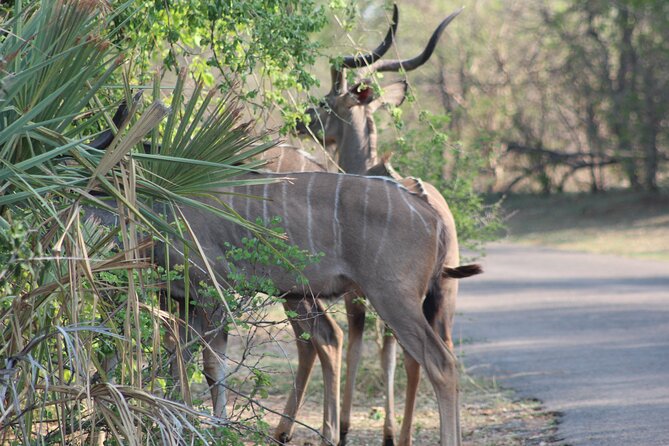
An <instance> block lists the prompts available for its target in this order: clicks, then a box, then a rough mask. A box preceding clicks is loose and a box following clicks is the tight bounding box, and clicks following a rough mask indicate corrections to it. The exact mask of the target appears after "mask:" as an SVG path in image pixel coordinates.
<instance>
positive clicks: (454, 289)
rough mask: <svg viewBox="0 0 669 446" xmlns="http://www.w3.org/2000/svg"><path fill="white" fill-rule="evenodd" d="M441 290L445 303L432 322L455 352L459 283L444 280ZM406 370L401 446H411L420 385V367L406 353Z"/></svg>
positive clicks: (433, 326)
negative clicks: (454, 319) (455, 321)
mask: <svg viewBox="0 0 669 446" xmlns="http://www.w3.org/2000/svg"><path fill="white" fill-rule="evenodd" d="M441 290H442V292H443V297H444V299H443V301H442V304H441V306H440V307H439V309H438V311H437V314H435V315H434V318H433V320H432V321H431V325H432V329H433V330H434V331H435V332H436V333H437V334H438V335H439V336H440V337H441V339H442V340H443V341H444V342H445V343H446V346H447V347H448V349H449V350H450V351H451V352H453V351H454V350H453V337H452V331H453V316H454V314H455V300H456V297H457V294H458V281H457V280H455V279H442V281H441ZM404 368H405V370H406V374H407V388H406V398H405V405H404V418H403V419H402V428H401V430H400V439H399V444H400V446H411V444H412V435H413V417H414V411H415V407H416V395H417V393H418V385H419V383H420V365H419V364H418V362H416V360H415V359H414V358H413V357H411V355H410V354H408V353H407V352H406V351H405V352H404ZM457 421H458V427H457V432H458V438H460V424H459V422H460V403H459V401H458V403H457Z"/></svg>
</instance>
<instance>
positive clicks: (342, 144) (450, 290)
mask: <svg viewBox="0 0 669 446" xmlns="http://www.w3.org/2000/svg"><path fill="white" fill-rule="evenodd" d="M459 13H460V11H457V12H455V13H453V14H451V15H450V16H449V17H447V18H446V19H445V20H444V21H442V23H441V24H440V25H439V27H438V28H437V29H436V30H435V32H434V33H433V34H432V36H431V38H430V40H429V42H428V44H427V46H426V47H425V49H424V50H423V52H422V53H421V54H420V55H418V56H416V57H414V58H412V59H408V60H382V59H381V58H382V57H383V55H384V54H385V53H386V52H387V50H388V49H389V48H390V45H391V44H392V41H393V39H392V36H393V35H394V34H395V32H396V27H397V23H398V13H397V8H396V7H395V10H394V14H393V24H392V25H391V27H390V29H389V31H388V35H387V36H386V39H384V41H383V42H382V43H381V44H380V45H379V47H377V48H376V49H375V50H374V51H372V52H371V53H369V54H367V55H363V56H348V57H345V58H344V59H343V61H342V63H341V65H338V66H335V65H333V66H332V67H331V73H332V87H331V90H330V92H329V93H328V95H327V96H326V97H325V100H324V101H323V102H322V103H321V105H320V106H319V107H314V108H311V109H310V110H309V111H308V113H309V115H310V117H311V124H310V125H309V126H308V127H307V126H304V125H302V126H299V127H298V130H300V131H301V133H303V134H304V133H311V134H312V135H317V138H318V139H320V140H321V142H322V144H323V145H325V146H326V148H328V149H329V151H330V152H334V154H335V156H336V158H337V160H338V162H339V165H340V166H341V168H342V169H343V170H344V171H345V172H348V173H365V174H367V175H384V176H391V175H392V176H393V177H394V178H395V179H396V180H398V181H400V182H402V183H403V184H404V185H405V186H406V187H408V188H409V189H411V190H414V191H416V192H417V193H419V194H422V195H424V196H425V197H426V199H427V201H428V202H429V203H430V204H431V205H432V206H433V207H434V208H435V209H436V210H437V212H438V213H439V215H440V216H441V217H442V222H443V224H444V227H445V228H446V229H447V230H446V232H447V234H448V237H447V245H448V249H447V256H446V258H445V259H444V261H445V265H451V266H452V265H458V264H459V247H458V241H457V235H456V229H455V222H454V220H453V215H452V213H451V212H450V209H449V207H448V204H447V203H446V201H445V200H444V198H443V196H442V195H441V194H440V193H439V191H438V190H437V189H436V188H435V187H434V186H432V185H431V184H429V183H424V182H419V181H417V180H415V179H411V178H401V177H399V176H397V175H396V174H395V173H394V171H393V170H392V168H390V167H389V164H387V163H385V162H381V163H379V160H378V156H377V151H376V141H377V133H376V127H375V125H374V120H373V113H374V112H375V111H376V110H377V109H378V108H379V107H380V106H381V105H383V104H389V105H400V104H401V103H402V102H403V100H404V97H405V94H406V82H404V81H399V82H395V83H392V84H389V85H387V86H385V87H384V88H383V93H382V95H381V96H379V97H376V96H375V95H374V93H373V89H372V88H371V85H370V82H369V81H368V80H367V79H365V78H364V76H368V75H370V74H372V73H373V72H380V71H399V70H400V69H403V70H404V71H409V70H413V69H416V68H418V67H420V66H421V65H423V64H424V63H425V62H427V60H428V59H429V58H430V56H431V55H432V52H433V51H434V48H435V46H436V43H437V41H438V40H439V37H440V36H441V34H442V32H443V30H444V29H445V28H446V26H448V24H449V23H450V22H451V21H452V20H453V19H454V18H455V17H456V16H457V15H458V14H459ZM388 36H390V37H391V38H390V39H388ZM347 68H349V69H360V73H359V75H358V76H357V82H356V83H355V84H354V85H353V86H352V87H351V88H347V85H346V76H345V69H347ZM442 287H443V289H444V294H445V303H446V304H445V305H443V306H442V307H440V308H439V311H438V313H439V314H438V316H437V317H436V318H435V319H434V323H435V329H437V330H438V333H439V334H440V336H441V337H442V339H444V341H445V342H446V343H447V345H448V346H449V348H451V349H452V347H453V343H452V338H451V328H452V323H453V314H454V311H455V298H456V295H457V291H458V285H457V281H456V280H453V279H452V278H450V279H449V278H445V279H444V283H443V284H442ZM345 301H346V310H347V314H348V322H349V324H348V326H349V343H348V350H347V374H346V384H345V391H344V399H343V405H342V416H341V443H340V444H345V441H346V434H347V433H348V430H349V427H350V415H351V408H352V396H353V389H354V385H355V376H356V372H357V369H358V365H359V362H360V358H361V353H362V332H363V329H364V320H365V307H364V306H363V305H362V304H360V303H359V301H358V299H357V298H356V296H355V295H351V294H349V295H347V296H346V299H345ZM395 353H396V343H395V339H394V338H393V337H391V336H384V342H383V348H382V355H381V360H382V368H383V370H384V378H385V392H386V418H385V423H384V444H386V445H392V444H394V437H395V426H394V419H395V416H394V390H393V387H394V385H393V381H394V372H395ZM405 368H406V371H407V376H408V382H407V389H406V404H405V411H404V418H403V423H402V430H401V433H400V438H399V444H401V445H410V444H411V434H412V421H413V410H414V406H415V397H416V392H417V386H418V382H419V380H420V369H419V366H418V364H417V363H416V361H415V360H414V359H413V358H411V357H410V356H409V355H405Z"/></svg>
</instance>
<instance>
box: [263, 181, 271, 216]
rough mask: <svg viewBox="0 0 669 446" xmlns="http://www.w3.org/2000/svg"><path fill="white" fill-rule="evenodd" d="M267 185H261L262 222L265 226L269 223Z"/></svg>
mask: <svg viewBox="0 0 669 446" xmlns="http://www.w3.org/2000/svg"><path fill="white" fill-rule="evenodd" d="M267 186H269V184H265V185H264V186H263V187H262V222H263V224H264V225H265V226H267V224H268V223H269V221H268V220H267Z"/></svg>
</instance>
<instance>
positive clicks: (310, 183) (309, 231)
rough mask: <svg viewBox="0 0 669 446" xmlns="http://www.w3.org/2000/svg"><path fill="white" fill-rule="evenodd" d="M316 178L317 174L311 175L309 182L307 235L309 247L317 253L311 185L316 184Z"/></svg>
mask: <svg viewBox="0 0 669 446" xmlns="http://www.w3.org/2000/svg"><path fill="white" fill-rule="evenodd" d="M315 179H316V175H311V177H310V178H309V183H307V237H308V241H309V249H310V250H311V252H312V253H313V254H315V253H316V248H315V247H314V239H313V236H312V234H311V233H312V228H311V225H312V220H313V216H312V215H311V186H313V184H314V180H315Z"/></svg>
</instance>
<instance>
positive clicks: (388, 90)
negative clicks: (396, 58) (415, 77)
mask: <svg viewBox="0 0 669 446" xmlns="http://www.w3.org/2000/svg"><path fill="white" fill-rule="evenodd" d="M407 88H408V84H407V83H406V81H397V82H393V83H392V84H390V85H386V86H385V87H383V93H381V96H379V97H378V98H375V99H374V100H373V101H372V102H370V103H369V107H368V109H369V111H370V112H372V113H373V112H375V111H376V110H377V109H378V108H379V107H381V106H382V105H392V106H393V107H398V106H400V105H401V104H402V102H404V99H405V98H406V96H407Z"/></svg>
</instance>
